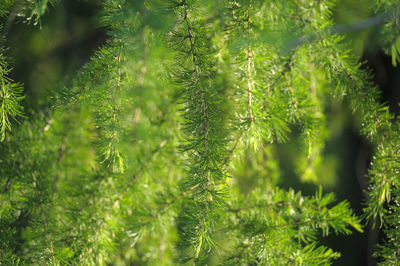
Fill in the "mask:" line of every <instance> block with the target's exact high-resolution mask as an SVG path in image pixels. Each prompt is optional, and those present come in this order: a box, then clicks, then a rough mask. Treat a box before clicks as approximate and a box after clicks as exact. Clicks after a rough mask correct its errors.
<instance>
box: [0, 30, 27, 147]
mask: <svg viewBox="0 0 400 266" xmlns="http://www.w3.org/2000/svg"><path fill="white" fill-rule="evenodd" d="M1 29H2V27H0V31H1ZM1 42H2V38H0V45H1ZM4 53H5V49H4V48H3V47H0V141H4V139H5V137H6V132H7V131H11V123H12V122H13V121H15V120H16V119H17V118H18V117H22V116H23V114H22V111H23V108H22V106H21V103H20V102H21V101H22V99H23V98H24V96H23V87H22V85H21V84H19V83H14V82H13V81H12V80H11V79H10V78H8V77H7V76H8V74H9V72H10V70H9V68H8V64H7V62H6V60H7V58H6V57H5V55H4Z"/></svg>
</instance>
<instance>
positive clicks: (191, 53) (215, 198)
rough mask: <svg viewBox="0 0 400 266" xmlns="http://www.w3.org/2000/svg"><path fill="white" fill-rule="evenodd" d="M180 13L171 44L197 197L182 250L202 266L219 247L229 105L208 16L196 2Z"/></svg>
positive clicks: (184, 219) (184, 218) (186, 209)
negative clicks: (226, 107)
mask: <svg viewBox="0 0 400 266" xmlns="http://www.w3.org/2000/svg"><path fill="white" fill-rule="evenodd" d="M208 4H209V5H211V6H212V5H213V4H212V3H211V2H210V3H208ZM216 5H217V4H216ZM175 10H176V12H177V14H178V17H179V22H178V23H179V24H178V26H177V29H175V32H174V33H173V36H172V37H171V39H172V43H173V46H174V47H176V48H177V49H179V50H178V52H179V54H178V56H177V60H178V61H177V64H178V66H179V67H177V70H176V74H175V80H176V82H177V83H178V84H182V87H183V88H182V90H183V91H182V95H183V99H182V101H183V112H184V118H185V123H184V127H183V130H184V132H185V134H186V136H185V141H184V143H183V145H182V149H183V151H185V152H187V153H188V154H189V156H190V161H189V163H188V177H187V178H185V179H184V182H183V183H182V189H183V191H186V190H191V189H192V196H191V197H190V198H188V199H187V200H185V201H184V203H183V206H182V213H181V215H180V217H179V220H178V228H179V234H180V242H179V249H180V250H181V253H182V254H186V255H185V256H187V257H186V259H187V260H193V261H194V263H196V262H198V261H202V260H204V259H206V258H207V256H208V253H209V252H210V250H211V248H212V247H214V241H213V240H212V238H213V237H212V233H213V231H214V228H215V225H216V223H217V221H218V217H219V215H220V213H221V210H222V207H223V205H224V197H225V196H224V195H225V189H226V178H227V176H226V173H225V171H224V165H223V162H224V159H225V156H224V154H226V147H225V145H226V133H225V132H226V130H225V129H224V124H225V122H224V120H223V119H224V117H225V115H224V109H223V108H224V107H223V101H224V94H225V91H226V84H224V80H220V79H218V78H217V76H218V72H217V69H216V64H215V59H214V58H215V57H213V56H212V54H214V53H215V52H214V51H213V50H212V49H213V48H212V45H211V43H210V40H211V39H212V38H213V37H212V31H209V30H210V27H212V26H213V25H212V24H208V23H207V20H206V19H204V18H202V19H198V18H197V17H198V15H200V14H199V12H202V10H201V9H198V8H197V6H196V4H195V3H194V2H192V1H182V2H181V3H180V5H179V7H177V8H176V9H175ZM204 15H205V14H202V16H204ZM186 259H184V260H186Z"/></svg>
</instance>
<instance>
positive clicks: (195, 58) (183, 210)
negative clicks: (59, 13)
mask: <svg viewBox="0 0 400 266" xmlns="http://www.w3.org/2000/svg"><path fill="white" fill-rule="evenodd" d="M370 2H371V3H372V2H373V6H372V12H374V15H373V16H372V17H371V18H368V19H367V20H365V21H362V22H360V23H355V24H352V25H346V26H341V25H336V24H335V21H334V19H333V18H332V12H333V10H334V8H335V7H336V5H337V3H336V1H332V0H324V1H311V0H310V1H303V0H290V1H283V0H282V1H272V0H265V1H259V0H227V1H219V0H218V1H215V0H202V1H195V0H168V1H163V0H138V1H128V0H105V1H103V3H102V12H101V14H100V15H99V23H100V24H101V26H102V27H104V28H106V29H107V31H108V39H107V41H106V43H105V44H104V45H102V46H101V47H100V48H99V49H98V50H97V51H96V53H95V54H94V55H93V56H92V58H91V59H90V61H89V62H87V63H86V64H85V65H84V66H83V67H82V69H81V70H79V71H78V72H77V73H76V74H75V76H74V77H72V78H71V79H70V80H69V81H68V82H66V84H65V86H63V87H62V88H60V87H57V88H54V89H53V90H52V98H51V99H50V100H49V102H50V103H51V106H50V107H48V108H45V110H44V111H29V112H28V113H24V112H23V107H22V106H23V104H22V103H23V99H24V96H23V85H21V84H20V83H19V82H18V81H14V80H12V79H11V78H10V77H9V75H10V71H11V68H10V67H9V62H10V59H9V58H8V57H7V56H6V54H7V49H6V48H5V43H6V41H5V40H1V41H0V44H1V49H0V83H1V84H0V85H1V89H0V98H1V109H0V119H1V120H0V134H1V141H2V142H1V143H0V152H1V154H2V156H1V158H0V165H1V167H0V195H1V196H0V202H1V204H0V264H1V265H110V264H112V265H113V264H115V265H130V264H132V265H133V264H135V265H136V264H140V265H142V264H146V265H147V264H148V265H175V264H179V265H180V264H182V265H186V264H187V265H189V264H193V265H196V264H197V265H253V264H262V265H284V264H289V265H329V264H331V263H333V261H334V260H335V259H337V258H338V257H340V253H338V252H336V251H334V250H332V249H331V248H329V247H327V246H324V245H322V244H321V241H320V239H322V238H324V237H326V236H328V235H331V234H346V235H347V234H351V233H352V232H354V231H359V232H363V228H364V226H365V225H366V224H367V223H368V222H372V223H373V224H375V226H378V225H380V226H382V227H383V231H384V232H385V236H386V237H385V240H384V241H382V243H380V244H379V246H378V247H376V253H375V256H376V257H378V258H379V261H380V262H381V263H382V264H383V265H397V264H399V258H398V255H399V252H400V246H399V243H400V232H399V228H398V227H399V222H400V209H399V202H400V190H399V189H400V178H399V169H400V160H399V158H400V137H399V136H400V134H399V133H400V125H399V122H398V118H397V117H396V116H395V115H394V114H393V113H391V112H389V108H388V106H387V105H386V104H382V103H381V102H380V90H379V88H377V86H376V85H374V83H373V82H372V74H371V73H370V72H369V71H368V70H365V68H364V67H363V64H362V63H360V60H359V57H358V56H357V55H355V54H353V52H352V50H351V49H350V48H349V41H348V39H346V38H345V37H344V35H343V34H344V33H346V31H356V30H362V29H365V28H370V27H376V28H377V29H378V31H379V38H380V39H379V46H380V47H381V48H382V49H383V50H384V51H385V52H386V53H387V54H388V55H390V56H391V57H392V59H393V65H394V66H396V65H397V64H398V62H399V61H400V37H399V33H400V27H399V25H398V19H399V10H400V4H399V3H398V1H396V0H386V1H381V0H375V1H370ZM57 4H58V1H50V0H24V1H18V0H15V1H13V0H7V1H2V3H0V16H1V17H3V18H4V20H5V21H6V22H7V23H6V25H5V26H4V30H2V32H3V34H4V35H5V36H4V37H7V36H6V35H7V31H8V28H9V27H10V25H9V23H10V18H11V17H15V16H16V17H18V18H19V19H21V20H23V21H25V22H28V23H29V22H33V24H39V25H41V24H42V22H41V17H42V16H43V15H44V14H45V13H46V12H51V6H52V5H57ZM332 100H335V101H339V102H341V103H343V104H349V105H350V109H351V111H352V112H354V113H356V112H358V113H360V114H361V117H362V122H361V130H360V133H361V134H362V135H363V136H365V137H366V138H368V140H369V141H370V142H371V143H372V144H373V146H374V156H373V160H372V162H371V165H370V167H369V171H368V175H367V177H368V180H369V188H368V190H367V191H366V201H365V208H364V214H363V215H362V216H361V217H358V216H357V215H355V214H354V212H353V211H352V209H351V207H350V204H349V203H348V202H347V201H342V202H337V201H336V199H335V195H334V194H333V193H324V192H323V190H322V187H320V188H319V189H316V191H315V195H313V196H305V195H303V194H302V193H301V192H296V191H294V190H293V189H288V190H285V189H282V188H281V187H280V186H279V184H280V183H281V180H282V177H281V171H280V165H279V158H278V150H279V148H280V147H281V146H279V145H280V144H281V143H284V142H287V141H288V140H289V139H291V138H295V139H297V140H299V142H298V143H299V145H300V146H301V147H302V152H301V154H299V155H298V156H297V158H296V160H295V162H294V163H293V165H294V166H295V168H296V169H295V172H296V173H297V175H298V176H299V177H300V179H301V180H303V181H312V182H317V181H318V180H319V179H320V178H321V177H320V175H321V174H323V171H324V169H323V167H324V166H323V164H322V161H323V156H324V154H323V150H324V145H325V143H326V140H327V138H328V137H329V134H330V131H329V127H328V126H327V124H328V123H329V121H328V119H327V108H328V105H329V104H330V102H331V101H332ZM50 103H49V105H50ZM251 180H253V181H254V180H255V181H254V182H253V181H251Z"/></svg>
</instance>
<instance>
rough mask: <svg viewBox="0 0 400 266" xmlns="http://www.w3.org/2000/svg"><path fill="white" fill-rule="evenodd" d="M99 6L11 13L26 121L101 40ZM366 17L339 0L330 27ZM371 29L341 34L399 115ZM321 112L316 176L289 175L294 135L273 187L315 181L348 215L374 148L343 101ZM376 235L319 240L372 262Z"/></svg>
mask: <svg viewBox="0 0 400 266" xmlns="http://www.w3.org/2000/svg"><path fill="white" fill-rule="evenodd" d="M100 8H101V1H100V0H86V1H84V0H81V1H79V0H65V1H60V2H59V3H58V4H57V5H55V6H54V7H51V8H50V9H49V10H48V12H47V13H46V14H45V15H44V16H43V17H42V19H41V23H40V24H41V26H39V25H36V26H35V25H32V23H26V22H24V20H23V19H20V18H18V17H17V18H16V19H15V20H13V23H12V24H11V27H10V28H9V29H8V32H7V33H6V34H7V35H6V46H8V47H9V49H8V51H7V53H8V54H7V55H8V56H9V57H10V58H12V59H13V62H11V65H12V67H13V71H12V73H11V78H12V79H13V80H15V81H17V82H21V83H23V84H24V88H25V95H26V98H25V100H24V107H25V114H26V117H27V118H26V119H30V118H31V117H32V116H34V115H35V112H37V111H45V110H47V109H48V107H49V106H50V105H51V95H52V94H53V93H54V92H57V91H58V90H60V89H61V88H62V87H63V86H68V82H69V80H70V77H71V76H73V75H74V73H76V72H77V71H79V69H80V67H81V66H82V65H83V64H84V63H85V62H87V61H88V60H90V56H92V55H93V53H94V51H95V50H96V49H97V48H98V47H99V46H101V45H102V44H103V43H104V42H105V40H106V39H107V33H106V31H107V29H104V28H100V27H98V26H97V21H96V18H97V17H98V12H99V10H100ZM371 14H372V12H371V10H370V8H369V4H368V1H355V0H342V1H339V3H338V4H337V7H336V9H335V10H334V13H333V17H334V19H335V20H336V22H337V24H349V23H354V22H356V21H360V20H364V19H367V18H369V17H370V16H371ZM1 23H2V25H5V24H6V23H7V18H2V21H1ZM378 30H379V28H377V27H375V28H371V29H367V30H363V31H360V32H354V33H349V34H347V35H346V38H348V39H349V41H350V42H351V44H352V49H353V52H354V53H355V54H357V55H358V56H359V57H360V60H361V61H364V60H366V64H365V65H364V66H363V67H365V68H369V69H371V70H372V71H373V73H374V75H375V77H374V82H375V83H376V84H377V85H378V86H379V88H380V89H381V90H382V99H381V101H382V102H387V103H388V104H389V106H390V110H391V111H392V112H394V113H397V114H398V113H399V105H398V103H399V102H400V90H399V89H398V88H399V87H400V70H399V68H394V67H393V66H392V63H391V58H390V57H388V56H386V55H384V53H383V52H382V51H381V50H380V48H379V44H377V43H376V41H375V40H376V39H377V38H376V34H377V32H378ZM326 112H327V124H328V128H329V129H330V132H331V134H330V136H329V138H328V141H327V143H326V146H325V148H324V151H323V153H324V155H325V156H324V160H323V162H322V165H321V167H320V168H321V171H319V172H318V174H319V177H318V181H317V182H316V183H315V182H314V183H309V182H302V181H301V180H300V178H299V176H298V174H297V173H296V170H295V169H296V167H295V165H293V163H292V162H293V161H294V160H293V159H294V158H295V157H296V156H297V154H298V153H300V152H301V151H300V149H301V147H300V146H301V145H299V140H298V139H296V137H295V136H294V138H292V139H291V140H290V141H289V142H287V143H285V144H281V145H280V147H279V149H277V150H276V151H275V152H276V154H277V156H278V158H279V160H278V162H279V166H280V168H281V174H282V176H281V180H282V181H281V183H280V186H282V187H283V188H289V187H291V188H294V189H295V190H301V191H303V194H305V195H311V194H314V193H315V190H316V188H317V187H318V186H319V185H322V186H323V188H324V191H325V192H328V191H332V192H334V193H335V194H336V196H337V199H338V200H345V199H346V200H348V201H349V202H350V203H351V206H352V208H353V209H354V210H355V212H356V213H357V214H358V215H361V214H362V207H363V201H364V198H363V190H365V189H366V188H367V180H366V179H365V177H364V175H365V173H366V171H367V167H368V165H369V161H370V158H371V156H372V155H371V152H372V150H373V147H372V146H371V144H370V143H368V141H366V140H365V139H364V138H362V137H360V135H359V134H358V130H359V123H360V122H359V121H360V117H359V115H358V114H352V113H351V112H350V111H349V110H348V109H347V108H346V104H341V103H338V102H335V101H333V100H332V102H330V103H329V107H328V108H327V110H326ZM15 126H18V125H15ZM267 152H268V151H267ZM267 152H265V151H260V152H259V154H248V155H247V156H246V158H245V160H246V162H245V165H246V164H248V165H250V164H251V165H259V167H253V168H252V169H255V170H253V172H249V171H246V169H242V174H243V181H242V182H243V184H242V185H243V189H245V188H246V182H249V183H251V182H253V183H254V182H256V178H257V175H259V174H267V173H268V167H274V166H273V165H268V163H269V161H268V160H269V158H268V153H267ZM240 174H241V172H240V171H239V175H240ZM379 240H380V234H379V230H378V229H372V228H367V229H366V232H364V233H363V234H361V233H358V232H354V233H353V235H350V236H339V237H338V236H334V235H331V236H329V237H328V238H326V239H323V240H322V239H321V241H322V242H323V243H324V244H326V245H329V246H330V247H332V248H333V249H334V250H337V251H340V252H341V253H342V257H341V258H340V259H339V260H337V261H336V262H335V264H336V265H375V264H376V262H375V260H374V258H373V256H372V250H373V246H374V245H375V244H376V243H377V242H378V241H379Z"/></svg>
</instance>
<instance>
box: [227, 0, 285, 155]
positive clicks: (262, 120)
mask: <svg viewBox="0 0 400 266" xmlns="http://www.w3.org/2000/svg"><path fill="white" fill-rule="evenodd" d="M227 10H228V11H227V15H226V16H227V18H228V19H227V20H228V24H227V34H228V47H229V49H230V52H231V54H233V55H234V56H233V58H234V64H233V67H234V69H235V71H234V76H233V78H235V95H234V101H235V102H236V104H237V111H236V115H237V117H236V120H237V122H236V124H237V125H236V127H237V128H238V130H239V131H240V132H242V133H240V134H239V135H242V136H245V137H243V138H242V139H241V142H242V143H245V145H246V146H251V147H253V148H255V149H257V148H258V147H259V146H260V145H262V144H263V142H264V141H266V142H267V143H273V142H282V141H284V140H285V139H286V134H287V132H288V131H289V126H288V124H287V119H286V114H285V112H284V109H285V108H284V105H285V102H284V99H283V98H282V97H280V96H281V95H280V93H279V92H278V91H277V90H276V88H275V87H274V85H272V86H271V83H272V82H270V80H269V77H268V75H267V73H268V72H271V71H273V68H274V67H275V65H274V64H275V63H276V62H274V61H276V59H277V54H276V53H275V51H276V50H275V49H274V47H273V46H270V45H269V44H268V43H265V42H264V34H265V33H264V32H265V29H264V27H265V25H264V21H263V20H264V18H263V17H264V16H266V15H269V11H268V10H269V6H268V5H267V4H266V3H261V2H256V1H254V2H253V1H235V2H232V3H229V5H228V9H227ZM243 33H245V34H244V35H243Z"/></svg>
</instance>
